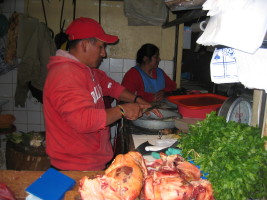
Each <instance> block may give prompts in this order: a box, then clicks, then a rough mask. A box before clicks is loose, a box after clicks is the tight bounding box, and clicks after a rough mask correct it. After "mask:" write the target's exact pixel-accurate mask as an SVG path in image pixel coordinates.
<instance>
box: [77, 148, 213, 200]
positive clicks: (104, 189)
mask: <svg viewBox="0 0 267 200" xmlns="http://www.w3.org/2000/svg"><path fill="white" fill-rule="evenodd" d="M160 156H161V159H158V160H156V161H155V162H153V163H150V164H149V163H145V160H144V159H143V157H142V155H141V154H140V153H138V152H129V153H127V154H124V155H122V154H120V155H118V156H117V157H116V158H115V159H114V161H113V162H112V164H111V165H110V167H109V168H108V169H107V170H106V171H105V175H101V176H100V175H99V176H97V177H95V178H94V179H89V178H88V177H83V178H82V179H81V181H80V188H79V192H80V195H81V198H82V199H83V200H135V199H136V198H137V197H139V199H140V200H214V197H213V191H212V186H211V184H210V182H209V181H207V180H203V179H201V178H200V177H201V173H200V170H199V169H198V168H197V167H196V166H195V165H193V164H191V163H189V162H187V161H186V160H185V159H184V158H183V157H181V156H180V155H171V156H167V155H166V154H164V153H160Z"/></svg>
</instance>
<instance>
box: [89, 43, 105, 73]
mask: <svg viewBox="0 0 267 200" xmlns="http://www.w3.org/2000/svg"><path fill="white" fill-rule="evenodd" d="M105 48H106V44H105V42H103V41H100V40H96V41H95V42H90V41H88V49H87V58H86V59H87V65H88V66H89V67H91V68H97V67H98V66H99V65H100V63H101V62H102V60H103V58H105V57H106V55H107V54H106V49H105Z"/></svg>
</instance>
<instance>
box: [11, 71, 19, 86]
mask: <svg viewBox="0 0 267 200" xmlns="http://www.w3.org/2000/svg"><path fill="white" fill-rule="evenodd" d="M17 74H18V70H17V69H14V70H12V83H13V84H17Z"/></svg>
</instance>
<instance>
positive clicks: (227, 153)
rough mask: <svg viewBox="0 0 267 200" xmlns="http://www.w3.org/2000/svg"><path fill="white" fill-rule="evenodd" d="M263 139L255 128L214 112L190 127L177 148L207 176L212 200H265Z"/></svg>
mask: <svg viewBox="0 0 267 200" xmlns="http://www.w3.org/2000/svg"><path fill="white" fill-rule="evenodd" d="M266 140H267V138H266V137H261V131H260V129H259V128H255V127H251V126H249V125H245V124H240V123H236V122H233V121H230V122H228V123H227V122H226V120H225V118H224V117H220V116H217V115H216V113H215V112H212V113H210V114H208V115H207V117H206V119H205V120H203V121H198V122H197V124H195V125H190V128H189V133H188V134H187V135H186V136H184V137H182V138H181V140H180V145H179V147H180V148H182V154H183V156H184V157H185V158H187V159H193V160H194V162H195V164H197V165H200V167H201V170H202V171H204V172H205V173H208V175H207V178H208V180H209V181H210V182H211V183H212V187H213V190H214V197H215V199H216V200H233V199H234V200H243V199H244V200H247V199H249V198H263V197H267V151H266V150H265V149H264V143H265V141H266Z"/></svg>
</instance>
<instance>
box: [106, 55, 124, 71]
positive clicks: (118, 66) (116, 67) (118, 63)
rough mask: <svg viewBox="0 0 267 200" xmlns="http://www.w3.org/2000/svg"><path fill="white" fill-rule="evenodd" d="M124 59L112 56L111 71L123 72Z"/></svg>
mask: <svg viewBox="0 0 267 200" xmlns="http://www.w3.org/2000/svg"><path fill="white" fill-rule="evenodd" d="M122 68H123V59H115V58H110V68H109V70H110V72H122Z"/></svg>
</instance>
